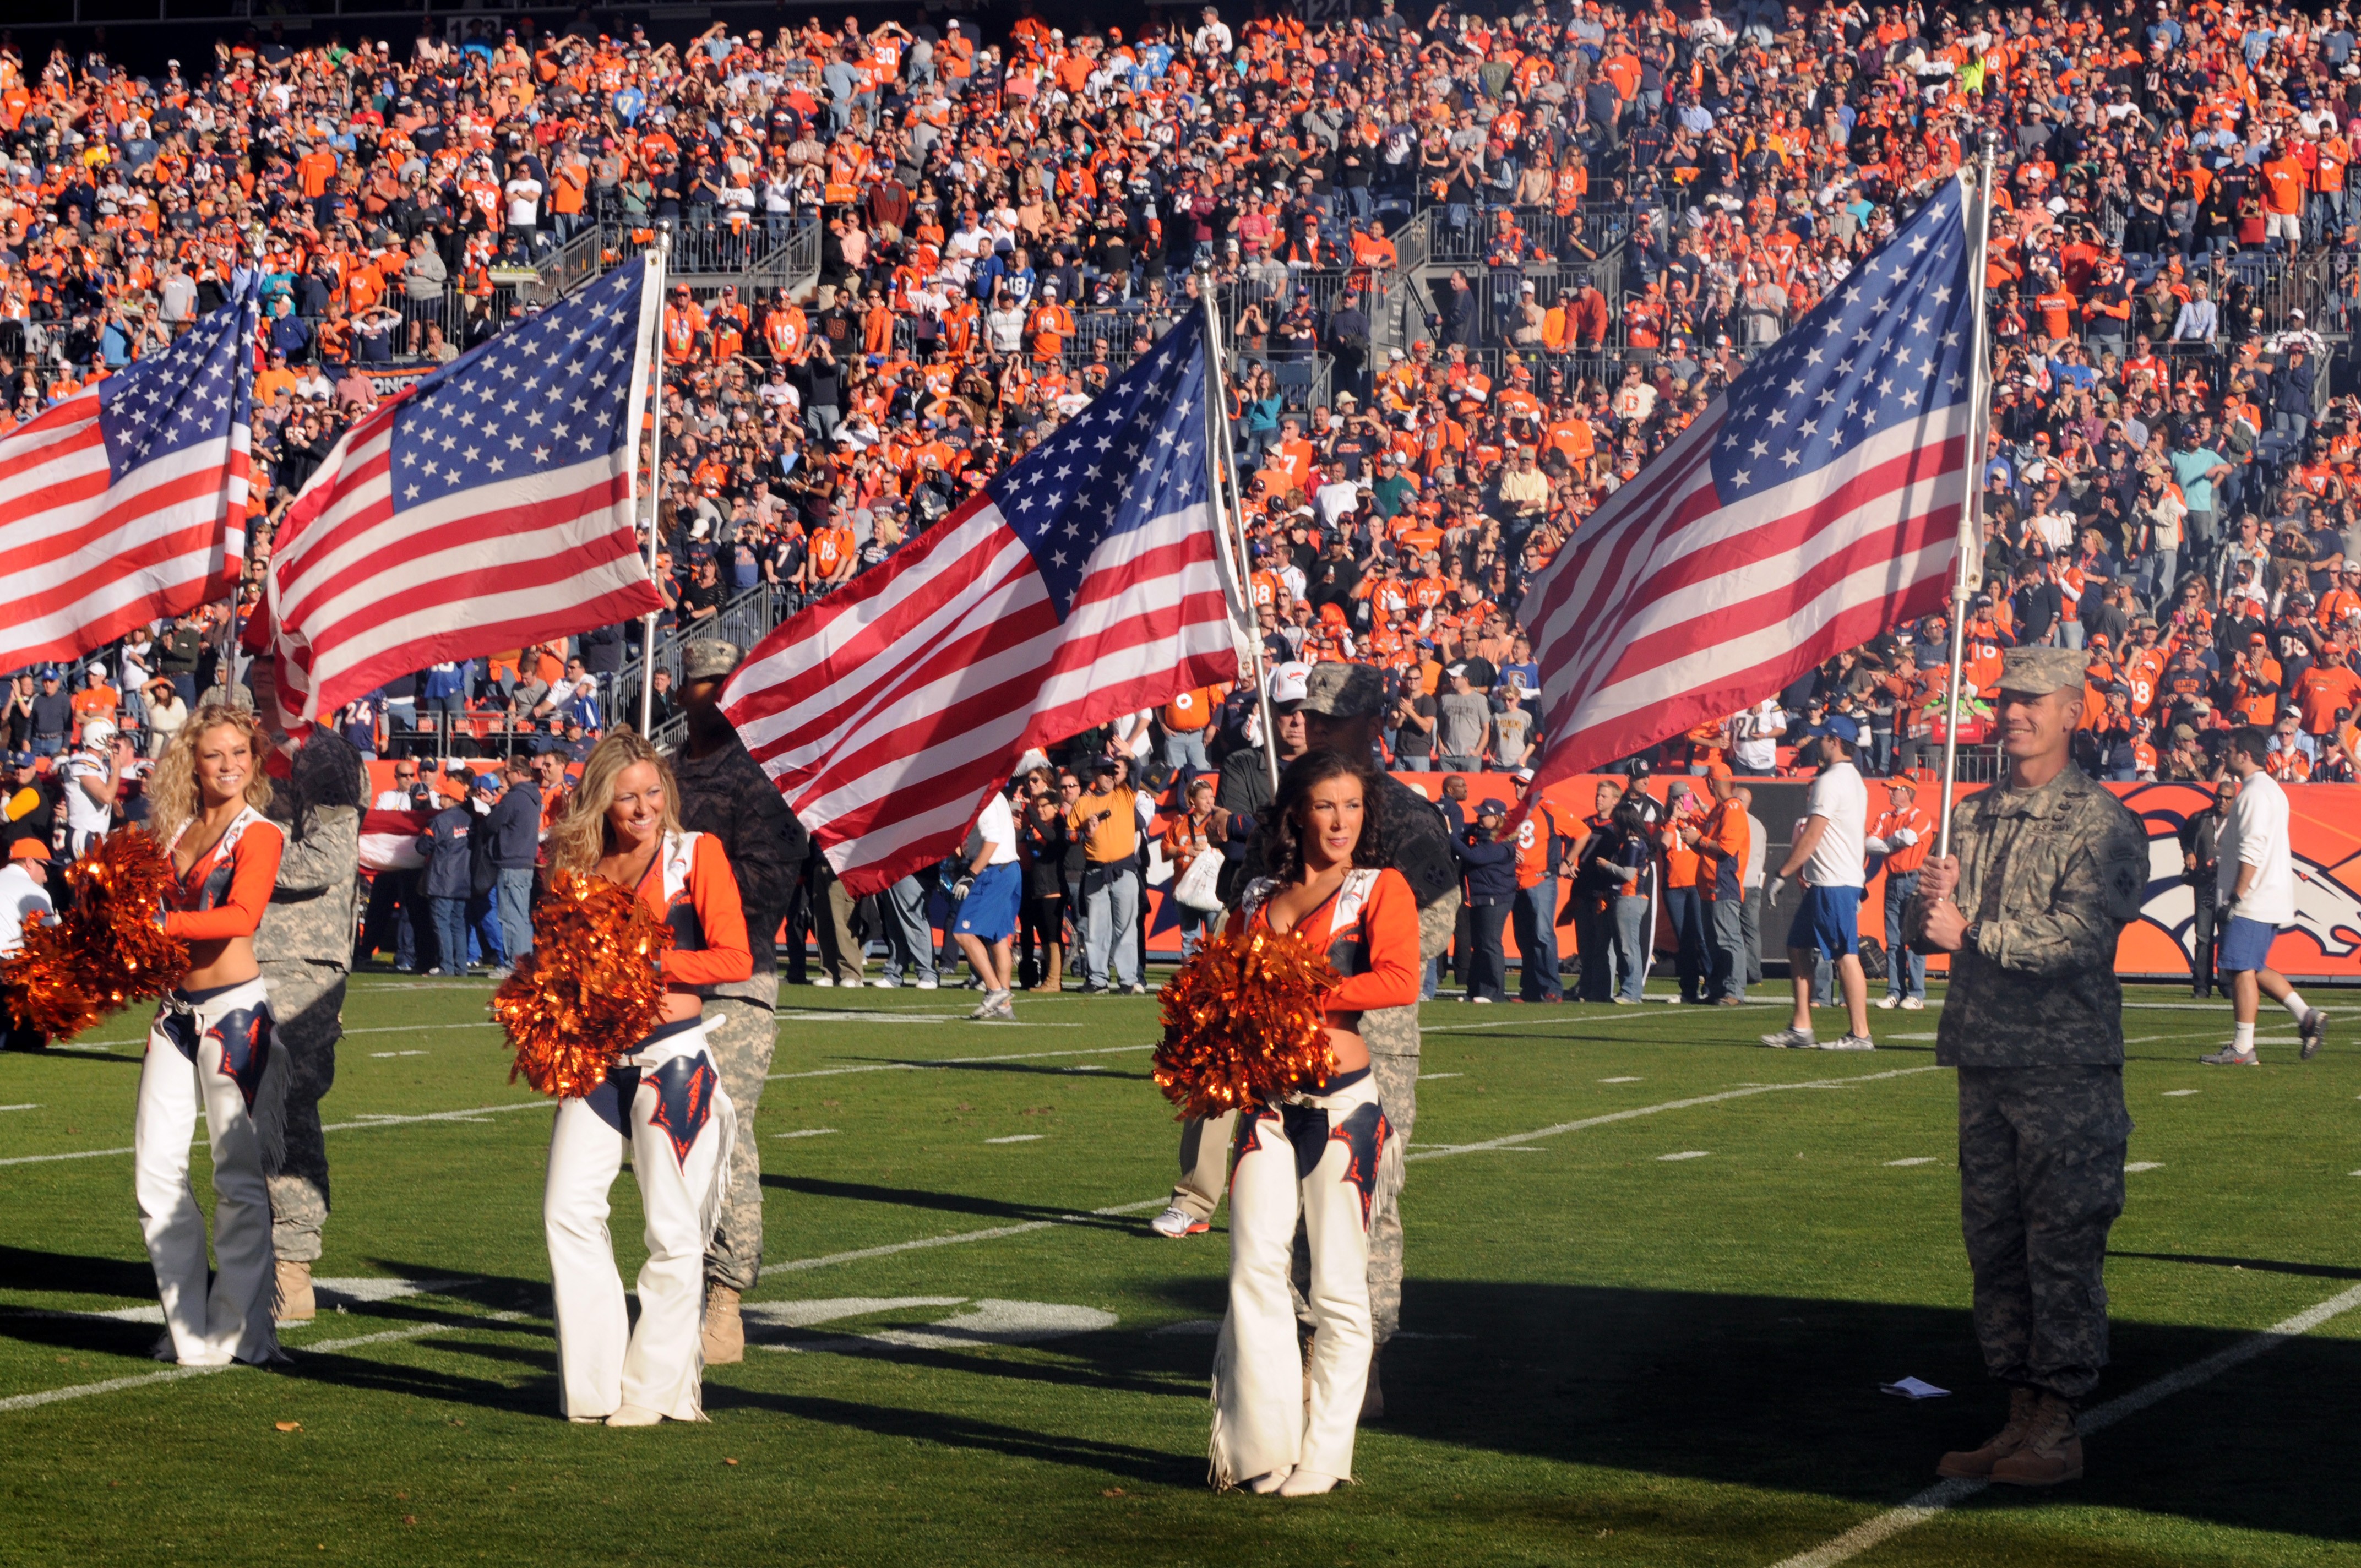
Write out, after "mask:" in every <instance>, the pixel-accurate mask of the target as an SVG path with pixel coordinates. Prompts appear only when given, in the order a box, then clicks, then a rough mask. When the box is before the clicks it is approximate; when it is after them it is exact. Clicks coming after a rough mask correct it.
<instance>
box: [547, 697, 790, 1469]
mask: <svg viewBox="0 0 2361 1568" xmlns="http://www.w3.org/2000/svg"><path fill="white" fill-rule="evenodd" d="M677 800H678V795H677V792H676V791H675V788H674V785H673V776H672V770H671V769H670V768H669V767H667V766H666V765H665V764H664V759H663V758H662V757H660V756H658V755H657V753H656V751H655V748H654V747H653V746H651V745H649V744H648V742H647V741H645V740H642V739H641V738H640V737H639V736H637V735H634V734H631V732H629V731H627V730H617V731H611V732H609V734H608V735H607V737H606V738H605V739H604V740H600V741H599V742H598V745H597V746H595V747H594V748H592V749H591V752H590V756H589V759H588V761H587V762H584V763H583V765H582V782H581V784H579V785H577V787H576V789H575V791H574V795H573V796H572V798H571V799H570V800H569V801H568V803H567V806H566V815H565V816H564V817H561V818H559V820H558V823H557V826H556V827H555V828H552V829H551V831H550V835H549V859H550V863H551V865H552V866H554V867H555V868H556V869H557V870H560V871H570V872H595V873H597V874H598V875H599V876H603V877H605V878H607V879H608V880H609V881H610V882H613V883H616V884H617V885H619V886H620V887H623V888H625V889H628V890H629V891H631V893H632V894H634V895H635V896H636V897H637V898H638V899H639V900H640V901H641V903H642V904H643V905H646V906H647V908H648V909H650V910H651V911H653V913H655V914H656V915H658V916H661V917H663V918H664V920H666V921H667V922H669V923H670V925H671V926H672V928H673V935H674V938H675V946H674V947H673V948H672V949H671V950H670V951H669V952H667V953H665V954H664V959H663V962H662V965H661V968H660V971H659V972H660V973H661V974H662V975H663V977H664V981H665V991H664V1011H663V1014H661V1016H660V1018H659V1021H658V1023H657V1025H656V1026H655V1028H654V1029H653V1031H651V1032H650V1033H649V1035H648V1036H647V1037H646V1038H645V1039H643V1040H642V1041H640V1042H639V1044H638V1045H636V1046H634V1047H631V1050H629V1051H627V1052H625V1053H624V1054H623V1055H621V1056H620V1057H618V1058H615V1065H614V1067H613V1068H612V1069H609V1072H608V1075H607V1080H606V1081H605V1082H604V1083H602V1084H600V1085H599V1086H598V1089H596V1090H595V1091H592V1092H591V1093H589V1094H588V1095H583V1096H578V1097H575V1098H571V1099H566V1100H561V1101H559V1102H558V1103H557V1123H556V1126H555V1129H554V1130H553V1131H552V1133H551V1135H550V1142H549V1180H548V1186H547V1188H546V1190H544V1195H543V1199H542V1220H543V1225H544V1230H545V1231H546V1232H547V1234H548V1237H549V1266H550V1272H551V1274H552V1276H553V1277H554V1279H555V1294H556V1298H557V1364H558V1377H559V1395H558V1398H559V1403H560V1408H561V1409H564V1410H565V1412H566V1419H567V1420H575V1421H604V1422H606V1423H607V1424H608V1425H609V1426H617V1427H641V1426H653V1425H655V1424H656V1423H657V1422H658V1421H661V1420H665V1419H666V1418H670V1419H671V1420H676V1421H697V1420H704V1419H705V1408H704V1392H703V1387H702V1379H703V1376H704V1370H705V1360H704V1355H703V1353H702V1351H701V1349H700V1345H699V1330H700V1328H701V1326H702V1324H703V1321H704V1313H705V1301H704V1283H705V1249H706V1244H707V1243H708V1241H709V1240H710V1239H711V1237H712V1234H713V1226H714V1222H715V1220H716V1219H717V1218H719V1207H720V1197H721V1191H722V1185H723V1183H722V1177H723V1175H724V1173H725V1172H727V1171H728V1170H729V1168H730V1146H731V1145H732V1144H733V1143H734V1142H735V1141H736V1138H737V1131H738V1113H737V1110H736V1108H735V1107H734V1106H733V1105H731V1104H730V1096H729V1095H728V1094H726V1093H724V1092H723V1091H722V1089H721V1083H720V1080H719V1077H718V1075H717V1074H716V1072H715V1070H714V1066H713V1058H712V1057H711V1056H710V1055H709V1054H708V1051H707V1049H706V1044H705V1023H704V1020H703V1011H704V1004H703V1003H702V1001H701V999H700V988H701V987H705V986H709V985H719V984H725V983H727V982H729V981H742V980H745V979H747V978H748V977H749V976H751V975H752V973H753V972H754V959H753V954H752V950H751V949H750V948H749V947H748V945H747V940H746V916H745V912H744V910H743V909H742V908H741V905H740V904H739V901H738V883H737V880H736V879H735V878H734V877H733V876H732V875H731V874H730V860H729V857H728V856H727V855H725V854H724V853H723V852H722V850H721V844H720V841H719V839H715V838H714V837H713V836H712V835H711V834H708V833H685V832H683V831H682V830H681V826H680V817H679V815H678V806H677ZM626 1142H629V1144H630V1145H631V1171H632V1174H633V1175H635V1176H636V1177H638V1179H639V1183H640V1202H641V1207H642V1210H643V1211H644V1212H645V1215H646V1238H647V1248H648V1261H647V1263H646V1265H645V1266H643V1267H642V1268H641V1270H640V1321H639V1324H638V1326H637V1327H636V1328H634V1327H631V1324H630V1321H629V1319H628V1317H627V1316H626V1314H625V1311H624V1308H623V1281H622V1277H621V1276H620V1275H619V1274H618V1273H617V1272H616V1270H615V1249H614V1245H613V1242H612V1241H611V1239H610V1238H609V1235H608V1232H607V1212H608V1208H607V1191H608V1189H609V1188H610V1187H612V1186H613V1185H614V1182H615V1177H616V1174H617V1173H618V1172H619V1171H620V1169H621V1168H622V1163H623V1146H624V1144H625V1143H626Z"/></svg>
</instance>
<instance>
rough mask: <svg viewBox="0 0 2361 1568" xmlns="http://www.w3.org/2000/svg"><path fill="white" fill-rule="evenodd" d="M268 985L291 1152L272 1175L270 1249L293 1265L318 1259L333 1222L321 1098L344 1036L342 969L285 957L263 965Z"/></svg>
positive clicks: (332, 1080) (333, 1076)
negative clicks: (282, 1060)
mask: <svg viewBox="0 0 2361 1568" xmlns="http://www.w3.org/2000/svg"><path fill="white" fill-rule="evenodd" d="M262 979H263V982H264V983H265V984H266V985H268V986H269V989H270V1014H271V1017H272V1020H273V1022H274V1025H275V1027H274V1029H273V1031H272V1036H271V1038H272V1043H273V1045H274V1046H275V1047H277V1048H278V1049H279V1050H280V1051H281V1052H282V1053H284V1054H285V1056H286V1058H287V1068H286V1074H285V1083H286V1101H285V1104H284V1107H283V1110H282V1111H281V1112H280V1115H281V1117H282V1118H283V1120H282V1125H283V1126H284V1128H285V1133H284V1142H285V1148H286V1153H285V1156H284V1157H282V1158H281V1159H280V1162H279V1168H277V1169H276V1170H273V1171H270V1172H269V1179H270V1245H271V1250H272V1251H274V1252H275V1253H277V1254H278V1255H279V1256H280V1257H281V1258H283V1259H285V1260H286V1261H288V1262H290V1263H315V1262H317V1261H318V1260H319V1256H320V1230H321V1227H322V1226H324V1225H325V1224H326V1223H327V1221H328V1145H327V1140H326V1139H325V1138H324V1137H323V1136H322V1135H321V1133H320V1102H321V1101H322V1100H323V1099H324V1098H326V1096H327V1093H328V1091H329V1090H330V1089H331V1088H333V1087H334V1086H335V1081H336V1041H337V1040H338V1039H339V1038H341V1037H342V1036H343V1035H344V1032H345V1028H344V1014H345V969H344V966H343V965H341V964H328V963H315V962H313V961H311V960H308V959H279V960H275V961H273V962H270V963H267V964H264V965H263V966H262Z"/></svg>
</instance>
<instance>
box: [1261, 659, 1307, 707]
mask: <svg viewBox="0 0 2361 1568" xmlns="http://www.w3.org/2000/svg"><path fill="white" fill-rule="evenodd" d="M1311 679H1312V666H1311V665H1309V664H1306V663H1301V662H1293V663H1285V664H1279V665H1275V666H1274V667H1273V668H1272V670H1271V672H1270V683H1269V685H1270V692H1269V696H1270V700H1271V702H1272V703H1273V704H1274V705H1276V704H1279V703H1301V701H1302V700H1303V698H1304V694H1305V692H1306V690H1307V688H1308V687H1309V685H1310V683H1311Z"/></svg>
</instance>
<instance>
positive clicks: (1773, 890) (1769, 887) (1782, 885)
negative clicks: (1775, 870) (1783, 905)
mask: <svg viewBox="0 0 2361 1568" xmlns="http://www.w3.org/2000/svg"><path fill="white" fill-rule="evenodd" d="M1786 891H1787V879H1786V878H1785V877H1783V876H1774V877H1773V878H1772V879H1771V880H1770V881H1769V882H1767V883H1763V898H1764V899H1765V900H1767V901H1768V902H1770V903H1772V904H1776V903H1778V902H1779V895H1780V894H1783V893H1784V892H1786Z"/></svg>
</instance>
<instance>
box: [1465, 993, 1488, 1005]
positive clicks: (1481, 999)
mask: <svg viewBox="0 0 2361 1568" xmlns="http://www.w3.org/2000/svg"><path fill="white" fill-rule="evenodd" d="M1467 1000H1468V1001H1470V1002H1473V1003H1476V1004H1477V1006H1478V1007H1486V1006H1489V1005H1490V1004H1491V1001H1492V999H1491V998H1490V997H1488V996H1471V997H1469V998H1468V999H1467Z"/></svg>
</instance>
